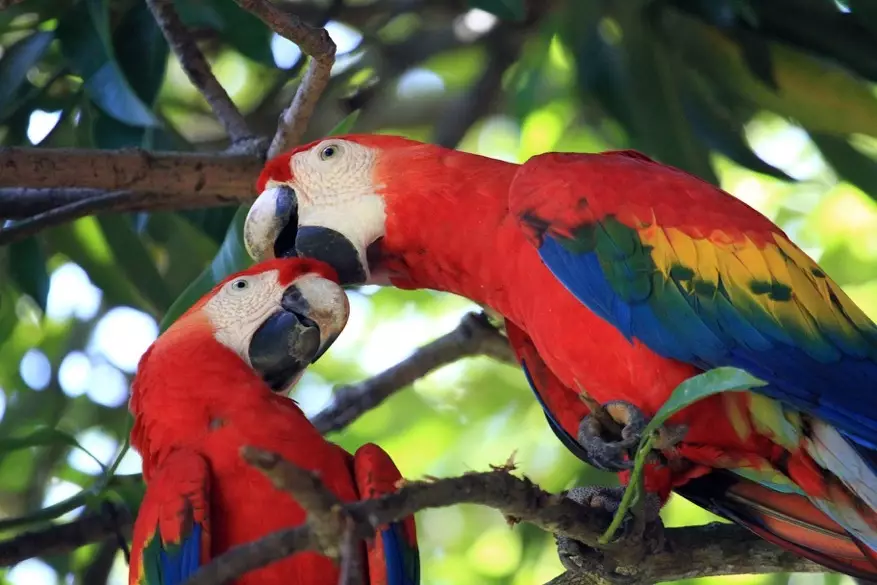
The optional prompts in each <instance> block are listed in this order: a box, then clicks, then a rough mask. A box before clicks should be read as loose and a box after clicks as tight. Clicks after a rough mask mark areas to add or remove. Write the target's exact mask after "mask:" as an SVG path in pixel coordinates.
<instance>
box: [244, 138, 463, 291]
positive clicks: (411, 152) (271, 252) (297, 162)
mask: <svg viewBox="0 0 877 585" xmlns="http://www.w3.org/2000/svg"><path fill="white" fill-rule="evenodd" d="M453 152H454V151H450V150H447V149H443V148H441V147H438V146H435V145H431V144H424V143H421V142H416V141H414V140H408V139H406V138H401V137H398V136H379V135H363V134H359V135H347V136H343V137H332V138H326V139H323V140H319V141H316V142H312V143H310V144H306V145H304V146H301V147H299V148H296V149H295V150H293V151H291V152H288V153H286V154H283V155H281V156H279V157H277V158H274V159H272V160H271V161H269V162H268V163H267V164H266V165H265V168H264V170H263V171H262V174H261V176H260V177H259V181H258V184H257V190H258V192H259V197H258V199H256V201H255V202H254V203H253V206H252V208H251V209H250V212H249V214H248V216H247V220H246V223H245V225H244V243H245V245H246V248H247V251H248V252H249V254H250V256H252V257H253V258H254V259H255V260H262V259H265V258H273V257H284V256H301V257H307V258H315V259H319V260H322V261H324V262H327V263H329V264H331V265H332V266H333V267H334V268H335V270H337V272H338V276H339V279H340V282H341V284H343V285H349V284H363V283H366V282H374V280H372V279H371V277H372V273H371V267H370V266H369V262H370V257H376V255H375V252H377V251H378V249H379V244H380V242H381V240H382V239H383V238H384V237H385V236H386V235H387V226H388V218H389V220H390V221H392V218H390V217H389V216H390V215H392V214H390V213H389V211H390V210H391V208H393V209H398V208H399V206H400V205H405V203H406V200H408V201H411V199H407V198H406V197H405V195H407V194H412V195H413V194H414V191H417V190H418V185H421V186H422V185H423V184H424V183H423V182H424V181H426V182H428V181H431V180H436V181H438V180H441V177H431V176H428V175H429V174H430V172H431V171H430V169H431V168H438V166H437V165H429V164H425V163H428V161H430V160H437V159H438V158H439V157H441V156H442V155H443V154H444V155H447V154H448V153H453ZM406 170H407V171H408V172H406ZM419 190H422V189H419ZM397 215H399V214H397ZM409 227H412V228H413V227H414V226H409Z"/></svg>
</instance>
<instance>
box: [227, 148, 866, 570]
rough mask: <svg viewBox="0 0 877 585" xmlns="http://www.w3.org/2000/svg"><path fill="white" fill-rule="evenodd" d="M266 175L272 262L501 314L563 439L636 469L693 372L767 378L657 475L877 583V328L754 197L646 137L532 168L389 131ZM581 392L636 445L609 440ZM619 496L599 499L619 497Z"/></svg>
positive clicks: (674, 453) (262, 187)
mask: <svg viewBox="0 0 877 585" xmlns="http://www.w3.org/2000/svg"><path fill="white" fill-rule="evenodd" d="M257 188H258V191H259V192H260V196H259V198H258V199H257V201H256V202H255V203H254V205H253V207H252V209H251V210H250V213H249V216H248V219H247V223H246V225H245V227H244V240H245V243H246V245H247V248H248V250H249V252H250V254H251V255H252V256H253V257H254V258H265V257H273V256H290V255H293V256H295V255H298V256H300V257H311V258H317V259H320V260H323V261H325V262H328V263H329V264H331V265H332V266H333V267H334V268H335V269H336V270H337V271H338V274H339V276H340V279H341V283H342V284H345V285H347V284H359V283H370V284H382V285H388V284H391V285H394V286H396V287H399V288H403V289H418V288H425V289H434V290H440V291H447V292H451V293H456V294H458V295H462V296H464V297H467V298H469V299H471V300H473V301H475V302H478V303H480V304H482V305H486V306H489V307H491V308H492V309H494V310H495V311H496V312H498V313H500V314H501V315H502V316H503V317H504V318H505V322H506V327H507V331H508V334H509V340H510V342H511V344H512V346H513V347H514V349H515V352H516V354H517V356H518V358H519V361H520V362H521V365H522V367H523V369H524V373H525V374H526V376H527V379H528V381H529V382H530V385H531V386H532V387H533V390H534V391H535V393H536V395H537V397H538V399H539V400H540V402H541V404H542V405H543V407H544V408H545V410H546V415H547V417H548V420H549V423H550V424H551V426H552V428H553V429H554V431H555V433H557V434H558V436H559V437H560V438H561V440H563V442H564V443H565V444H566V445H567V446H568V447H569V448H570V449H572V450H573V451H574V452H575V453H576V454H577V455H578V456H579V457H581V458H582V459H583V460H585V461H588V462H592V463H594V464H596V465H598V466H600V467H603V468H606V469H613V470H617V471H620V470H626V469H629V468H630V465H631V463H630V457H629V453H630V451H629V448H630V447H631V446H635V445H636V444H637V441H638V437H637V436H636V434H637V432H638V431H640V430H642V428H643V425H644V421H645V420H646V418H648V417H650V416H653V415H654V414H655V412H656V411H657V410H658V409H659V408H660V407H661V406H662V404H664V402H665V401H666V400H667V399H668V397H669V396H670V394H671V393H672V391H673V390H674V389H675V388H676V386H677V385H678V384H680V383H681V382H682V381H684V380H686V379H688V378H690V377H692V376H694V375H696V374H698V373H701V372H703V371H705V370H709V369H712V368H715V367H720V366H733V367H737V368H742V369H745V370H746V371H748V372H749V373H750V374H752V375H753V376H756V377H758V378H760V379H761V380H763V381H765V382H766V383H767V385H766V386H763V387H759V388H754V389H752V390H750V391H747V392H735V393H725V394H720V395H714V396H712V397H710V398H706V399H704V400H701V401H699V402H697V403H694V404H693V405H691V406H690V407H688V408H686V409H684V410H682V411H680V412H679V413H677V414H676V415H675V416H674V417H672V418H671V419H670V421H669V423H670V424H669V425H668V426H667V427H666V430H670V429H675V430H676V431H679V430H681V429H683V430H685V433H684V435H683V436H682V437H681V441H680V440H679V437H678V436H676V437H675V439H676V441H675V444H674V441H672V440H671V441H668V442H667V444H665V445H663V449H662V451H661V461H660V462H659V463H658V464H651V465H649V467H648V468H647V470H646V488H647V490H649V492H650V493H653V494H656V495H657V496H659V498H660V501H666V498H667V497H668V496H669V493H670V491H671V490H675V491H677V492H678V493H680V494H682V495H683V496H685V497H686V498H688V499H690V500H692V501H694V502H695V503H698V504H700V505H702V506H703V507H705V508H708V509H710V510H712V511H714V512H715V513H717V514H720V515H722V516H724V517H726V518H729V519H731V520H733V521H736V522H738V523H740V524H742V525H744V526H747V527H748V528H750V529H751V530H753V531H754V532H755V533H757V534H759V535H760V536H762V537H763V538H766V539H768V540H770V541H772V542H774V543H777V544H779V545H780V546H782V547H784V548H786V549H788V550H791V551H794V552H795V553H797V554H799V555H802V556H804V557H807V558H810V559H812V560H814V561H816V562H818V563H821V564H822V565H824V566H826V567H829V568H831V569H833V570H836V571H840V572H844V573H848V574H850V575H855V576H861V577H864V578H866V579H872V580H873V579H875V577H877V327H875V325H874V323H873V322H872V321H870V320H869V319H868V318H867V317H866V315H865V314H864V313H863V312H862V311H861V310H860V309H859V308H858V307H857V306H856V305H855V304H854V303H853V302H852V301H851V300H850V298H849V297H848V296H847V295H846V294H844V292H843V291H842V290H841V289H840V287H839V286H838V285H837V284H836V283H835V282H833V281H832V280H831V278H829V277H828V276H827V275H826V273H825V272H824V271H823V270H822V269H820V268H819V266H818V265H817V264H816V263H815V262H813V261H812V260H811V259H810V258H808V257H807V256H806V255H805V254H804V253H803V252H802V251H801V250H800V249H799V248H798V247H797V246H795V245H794V244H793V243H792V242H791V241H790V240H789V239H788V237H787V236H786V235H785V234H784V233H783V232H782V230H780V229H779V228H778V227H777V226H776V225H774V224H773V223H772V222H771V221H770V220H768V219H767V218H765V217H764V216H763V215H761V214H760V213H758V212H757V211H755V210H754V209H752V208H750V207H749V206H747V205H746V204H745V203H743V202H741V201H740V200H738V199H736V198H734V197H732V196H731V195H729V194H728V193H726V192H724V191H722V190H721V189H718V188H716V187H714V186H713V185H710V184H708V183H706V182H704V181H702V180H700V179H698V178H696V177H694V176H692V175H690V174H687V173H685V172H683V171H680V170H678V169H675V168H672V167H669V166H666V165H663V164H660V163H658V162H656V161H653V160H651V159H650V158H648V157H646V156H645V155H643V154H640V153H638V152H635V151H612V152H605V153H601V154H573V153H548V154H542V155H539V156H535V157H533V158H531V159H530V160H528V161H526V162H525V163H523V164H520V165H519V164H513V163H508V162H503V161H499V160H493V159H490V158H486V157H482V156H477V155H474V154H468V153H463V152H458V151H454V150H449V149H445V148H441V147H438V146H434V145H429V144H423V143H420V142H416V141H412V140H408V139H404V138H401V137H395V136H370V135H348V136H340V137H333V138H329V139H324V140H320V141H317V142H313V143H310V144H307V145H304V146H302V147H300V148H297V149H295V150H293V151H292V152H289V153H287V154H284V155H282V156H280V157H278V158H276V159H274V160H271V161H269V162H268V163H267V165H266V167H265V169H264V171H263V173H262V176H261V177H260V179H259V182H258V185H257ZM581 393H585V394H586V395H587V396H588V397H589V398H590V399H593V400H595V401H596V402H599V403H603V404H605V405H606V406H607V410H608V411H609V412H610V413H614V414H613V417H615V418H616V419H618V420H619V422H621V423H624V425H625V428H624V429H623V432H622V437H624V439H622V440H620V441H616V442H614V443H613V442H607V441H605V440H603V439H601V437H600V435H599V426H598V427H597V429H596V430H595V427H594V417H591V416H590V415H589V413H588V409H587V407H586V405H585V404H584V403H583V401H582V400H581V399H580V394H581ZM675 434H676V433H673V432H671V433H669V434H668V435H667V436H668V438H673V437H674V435H675ZM622 479H624V477H622ZM593 491H594V490H591V492H593ZM597 491H598V492H600V493H598V495H599V496H600V497H599V498H592V499H591V500H590V501H588V502H587V503H589V504H591V505H606V504H605V502H607V501H609V500H610V499H612V500H614V501H616V502H617V499H618V492H617V491H615V492H612V493H610V492H609V491H608V489H604V490H602V491H601V490H597ZM610 495H611V496H612V498H609V497H608V496H610ZM600 502H603V503H602V504H601V503H600ZM606 506H607V507H609V506H608V505H606ZM562 557H563V555H562ZM565 564H566V563H565Z"/></svg>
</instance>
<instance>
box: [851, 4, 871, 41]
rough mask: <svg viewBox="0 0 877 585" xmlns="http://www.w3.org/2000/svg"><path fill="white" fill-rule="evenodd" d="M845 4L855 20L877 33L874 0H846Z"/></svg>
mask: <svg viewBox="0 0 877 585" xmlns="http://www.w3.org/2000/svg"><path fill="white" fill-rule="evenodd" d="M847 6H849V7H850V10H852V12H853V16H855V17H856V22H858V23H859V24H861V25H862V26H863V27H865V28H867V29H868V30H869V31H871V34H872V35H877V4H875V3H874V0H847Z"/></svg>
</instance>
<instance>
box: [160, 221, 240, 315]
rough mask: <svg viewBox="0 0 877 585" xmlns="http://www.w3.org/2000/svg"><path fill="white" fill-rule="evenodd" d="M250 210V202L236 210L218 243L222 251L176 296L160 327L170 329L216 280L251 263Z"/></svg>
mask: <svg viewBox="0 0 877 585" xmlns="http://www.w3.org/2000/svg"><path fill="white" fill-rule="evenodd" d="M249 210H250V208H249V206H248V205H243V206H241V207H240V208H239V209H238V211H237V213H235V216H234V219H232V222H231V225H230V226H229V227H228V231H227V232H226V234H225V240H223V242H222V246H220V247H219V252H217V253H216V257H215V258H213V261H212V262H211V263H210V266H208V267H207V268H205V269H204V272H202V273H201V274H200V275H199V276H198V278H196V279H195V280H194V281H193V282H192V284H190V285H189V286H188V288H186V290H185V291H183V294H181V295H180V296H179V297H177V300H176V301H174V304H173V305H172V306H171V308H170V309H168V311H167V313H166V314H165V316H164V318H163V319H162V320H161V323H160V325H159V329H160V330H161V331H164V330H165V329H167V328H168V327H169V326H170V325H171V324H172V323H173V322H174V321H176V320H177V319H178V318H179V316H180V315H182V314H183V313H185V312H186V311H187V310H188V309H189V307H191V306H192V305H194V304H195V303H196V302H197V301H198V299H200V298H201V297H202V296H204V295H205V294H206V293H207V292H209V291H210V289H211V288H213V287H214V286H215V285H216V283H218V282H219V281H221V280H223V279H224V278H226V277H227V276H229V275H231V274H234V273H235V272H239V271H241V270H244V269H245V268H248V267H249V266H251V265H252V263H253V260H252V259H251V258H250V255H249V254H247V250H246V248H244V240H243V229H244V221H246V219H247V213H248V212H249Z"/></svg>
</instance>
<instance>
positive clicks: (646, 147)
mask: <svg viewBox="0 0 877 585" xmlns="http://www.w3.org/2000/svg"><path fill="white" fill-rule="evenodd" d="M643 10H644V8H643V2H631V1H628V2H625V3H620V4H619V5H618V10H617V12H618V16H619V23H620V25H621V35H622V37H621V46H622V47H623V48H622V51H623V61H624V63H625V64H626V66H627V68H626V70H625V73H624V79H625V82H626V83H625V85H626V88H627V90H626V91H625V92H624V96H625V98H626V99H627V100H628V101H629V104H630V112H631V115H632V117H631V120H632V122H633V124H632V126H631V129H632V132H631V138H632V143H633V147H634V148H636V149H638V150H641V151H643V152H645V153H646V154H649V155H651V156H654V157H655V158H657V159H658V160H660V161H661V162H663V163H666V164H669V165H673V166H675V167H679V168H681V169H684V170H686V171H688V172H689V173H692V174H694V175H696V176H698V177H700V178H701V179H703V180H704V181H708V182H710V183H712V184H714V185H718V184H719V179H718V177H717V176H716V174H715V171H714V170H713V168H712V164H711V163H710V158H709V150H708V149H707V148H705V146H704V145H703V144H702V143H701V142H700V141H699V140H698V139H697V136H695V134H694V130H693V128H692V126H691V122H690V121H689V120H688V119H687V118H686V116H685V112H684V110H683V105H682V98H681V95H682V83H683V79H684V77H683V75H682V67H683V64H682V63H681V62H680V60H679V59H678V56H677V55H676V54H675V53H674V52H671V51H670V50H668V48H667V46H666V44H665V43H664V42H663V41H662V39H660V38H659V37H658V36H657V35H656V34H655V32H654V31H653V29H652V27H651V26H649V24H648V23H646V22H645V21H644V18H643V14H642V11H643ZM579 58H587V56H585V55H580V56H579Z"/></svg>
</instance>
